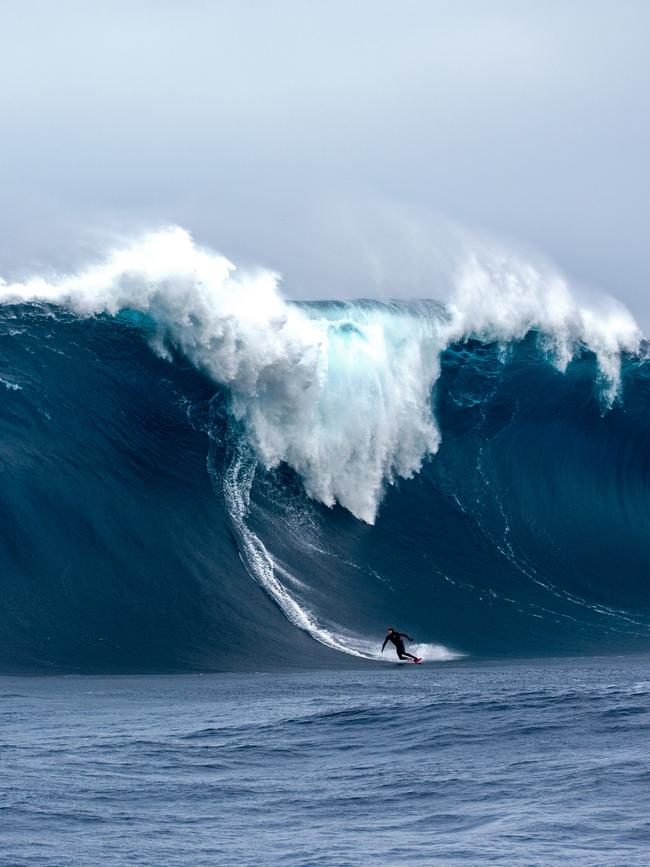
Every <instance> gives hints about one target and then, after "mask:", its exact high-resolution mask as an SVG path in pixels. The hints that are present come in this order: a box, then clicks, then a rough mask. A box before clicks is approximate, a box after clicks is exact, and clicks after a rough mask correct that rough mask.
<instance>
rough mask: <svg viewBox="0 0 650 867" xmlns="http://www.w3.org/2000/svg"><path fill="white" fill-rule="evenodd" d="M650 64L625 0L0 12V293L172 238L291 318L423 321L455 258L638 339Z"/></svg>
mask: <svg viewBox="0 0 650 867" xmlns="http://www.w3.org/2000/svg"><path fill="white" fill-rule="evenodd" d="M649 39H650V3H648V2H645V0H644V2H636V0H619V2H598V0H591V2H581V0H564V2H554V0H545V2H543V3H541V2H527V0H519V2H503V0H476V2H473V0H456V2H442V0H358V2H356V3H350V2H339V0H327V2H324V0H323V2H321V0H295V2H294V0H274V2H271V0H268V2H254V0H227V2H219V0H213V2H201V0H183V2H181V0H176V2H170V0H128V2H122V0H111V2H108V0H98V2H93V3H88V2H85V0H84V2H77V0H57V2H35V0H0V204H1V207H0V274H3V275H4V276H5V277H8V278H15V277H18V276H23V275H25V274H27V273H32V272H34V271H43V270H48V269H56V270H69V269H72V268H74V267H75V265H76V264H77V263H78V262H79V260H83V261H86V260H88V259H90V258H92V257H93V255H96V253H97V251H98V250H102V249H104V248H105V246H106V244H108V243H111V242H112V239H117V238H121V237H124V236H129V235H131V234H133V233H138V232H141V231H145V230H149V229H154V228H158V227H161V226H165V225H169V224H176V225H181V226H183V227H184V228H186V229H188V230H190V231H191V232H192V233H193V235H194V236H195V238H196V239H197V241H199V242H200V243H203V244H207V245H209V246H210V247H212V248H213V249H216V250H218V251H219V252H222V253H224V254H225V255H226V256H228V257H229V258H230V259H232V260H233V261H234V262H236V263H240V264H243V265H250V264H254V263H257V264H260V265H264V266H267V267H270V268H273V269H276V270H277V271H279V272H280V273H281V274H282V275H283V280H284V288H285V291H286V293H287V294H288V295H289V296H292V297H300V298H331V297H355V296H364V297H367V296H370V295H387V296H396V297H403V296H409V295H414V296H422V295H428V296H430V295H433V296H435V297H444V295H445V280H446V274H447V267H448V264H449V261H450V260H451V259H453V258H454V256H455V255H456V253H455V252H454V249H455V247H457V245H458V237H459V235H462V236H463V237H472V238H480V239H486V238H488V239H497V240H498V243H500V244H501V243H503V244H504V245H507V246H508V248H509V249H514V250H517V251H525V252H526V253H527V254H528V253H529V252H530V255H534V256H537V255H539V256H543V257H545V258H547V259H550V260H552V261H553V262H554V263H556V265H557V266H558V268H559V269H561V271H562V272H563V273H565V274H566V275H567V276H568V277H569V278H570V280H571V281H572V282H574V283H575V284H576V285H578V286H586V287H593V288H594V289H598V290H604V291H606V292H609V293H611V294H613V295H615V296H617V297H618V298H620V299H622V300H623V301H624V302H625V303H626V304H627V305H628V306H629V307H630V309H631V310H632V312H633V313H634V314H635V315H636V316H637V318H638V320H639V322H640V323H641V325H642V326H643V328H644V330H645V331H646V333H650V292H649V291H648V290H649V288H650V257H649V256H648V241H649V239H650V168H649V165H648V155H649V154H650V111H649V108H650V106H649V104H648V103H649V95H650V52H648V44H650V43H649Z"/></svg>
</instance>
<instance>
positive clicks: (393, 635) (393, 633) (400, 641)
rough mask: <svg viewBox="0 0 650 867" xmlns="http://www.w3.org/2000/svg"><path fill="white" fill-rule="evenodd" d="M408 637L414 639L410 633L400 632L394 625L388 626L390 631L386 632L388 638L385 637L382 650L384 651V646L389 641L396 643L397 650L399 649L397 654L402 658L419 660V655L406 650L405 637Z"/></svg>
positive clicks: (410, 639)
mask: <svg viewBox="0 0 650 867" xmlns="http://www.w3.org/2000/svg"><path fill="white" fill-rule="evenodd" d="M405 638H408V640H409V641H413V639H412V638H411V636H410V635H407V634H406V632H398V631H397V630H396V629H393V627H392V626H389V627H388V632H387V633H386V638H384V643H383V644H382V646H381V652H382V653H383V652H384V647H386V644H387V643H388V642H389V641H392V643H393V644H394V645H395V650H396V651H397V655H398V656H399V658H400V659H412V660H413V662H419V661H420V658H419V657H418V656H413V654H412V653H407V652H406V651H405V650H404V639H405Z"/></svg>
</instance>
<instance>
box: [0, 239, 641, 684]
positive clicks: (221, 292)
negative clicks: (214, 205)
mask: <svg viewBox="0 0 650 867" xmlns="http://www.w3.org/2000/svg"><path fill="white" fill-rule="evenodd" d="M0 297H1V298H2V300H3V304H4V306H3V307H2V310H1V312H0V381H1V382H2V383H3V384H4V385H5V389H4V390H3V395H4V396H3V400H2V401H1V402H0V426H1V428H0V429H1V430H2V451H1V453H0V458H1V460H2V470H3V476H4V485H3V490H2V494H0V513H1V514H2V516H3V526H4V528H5V531H4V532H3V534H2V538H1V539H0V564H1V565H2V571H3V575H4V578H3V591H4V593H3V596H4V600H5V601H4V604H3V606H2V608H1V609H0V621H1V623H2V635H3V637H2V639H0V665H2V666H3V667H4V668H12V667H14V668H15V667H28V668H29V667H35V668H43V667H51V666H54V667H61V668H65V669H75V670H79V669H83V670H101V669H128V670H133V669H137V668H141V669H142V668H158V669H174V668H184V669H186V668H198V669H206V668H215V667H217V668H218V667H224V668H246V667H249V668H254V667H260V666H261V667H265V666H270V665H319V664H323V665H330V664H339V663H340V660H341V659H344V658H348V659H350V660H351V661H354V658H357V659H359V658H370V659H375V658H382V657H380V655H379V653H378V651H379V647H380V641H381V637H382V635H383V633H384V631H385V628H386V625H387V624H388V623H394V624H395V625H397V626H403V628H405V629H407V630H408V631H409V632H410V633H411V634H416V637H417V638H418V640H419V641H420V644H419V645H418V647H419V650H418V653H419V654H420V655H424V656H425V657H426V658H430V659H439V660H444V659H451V658H454V657H456V656H458V655H462V654H467V653H469V654H474V655H481V654H495V653H497V654H499V653H508V654H513V653H514V654H518V653H531V652H536V653H537V652H560V651H576V652H577V651H589V652H592V651H594V650H597V649H605V650H607V649H639V648H641V647H643V646H644V642H646V641H647V638H648V631H649V629H650V608H649V606H648V603H649V602H650V599H649V598H648V593H647V589H646V586H645V577H644V576H645V575H646V574H647V567H648V565H649V564H648V554H647V544H646V537H647V524H648V515H649V510H648V506H649V503H648V494H647V491H648V474H649V469H650V465H649V463H648V460H647V450H646V448H645V442H646V441H647V434H648V430H647V427H648V422H647V418H648V413H647V411H648V397H649V394H648V381H649V380H648V363H647V361H646V360H645V358H646V344H645V342H644V341H643V338H642V335H641V332H640V330H639V328H638V326H637V325H636V324H635V322H634V320H633V318H632V317H631V315H630V314H629V313H628V312H627V311H626V310H625V309H624V308H623V307H622V306H621V305H619V304H618V303H617V302H614V301H613V300H611V299H601V300H599V301H597V302H596V301H594V300H593V299H591V300H585V299H579V298H578V297H577V296H576V295H575V293H572V291H571V290H570V288H569V286H568V285H567V283H566V282H565V281H564V280H563V279H562V278H560V277H559V276H558V275H556V274H553V273H551V272H548V271H543V270H540V269H539V268H535V267H533V266H532V265H530V264H526V263H518V262H512V261H505V260H504V259H503V258H499V257H497V256H492V257H489V256H486V255H485V254H482V255H481V256H476V257H474V258H472V259H471V260H470V261H469V262H468V263H466V266H465V268H464V269H463V270H462V272H461V273H460V274H459V275H458V278H457V280H456V283H455V284H454V286H453V287H452V293H451V298H450V300H449V301H448V303H446V304H444V305H443V304H440V303H438V302H436V301H433V300H424V301H419V302H411V303H405V302H403V303H397V302H377V301H374V302H372V301H357V302H346V303H343V302H326V303H325V302H321V303H315V302H311V303H306V302H302V303H297V302H289V301H287V300H285V299H284V298H283V297H282V295H281V293H280V289H279V278H278V277H277V275H275V274H273V273H271V272H267V271H261V270H260V271H255V272H249V273H242V274H239V273H238V272H237V271H236V270H235V269H234V266H232V264H231V263H229V262H228V261H227V260H226V259H224V258H223V257H221V256H218V255H216V254H214V253H212V252H210V251H207V250H202V249H200V248H197V247H196V246H195V245H194V243H193V242H192V239H191V238H190V236H189V235H188V234H187V233H186V232H184V231H183V230H180V229H170V230H168V231H165V232H159V233H154V234H151V235H149V236H146V237H145V238H143V239H141V240H139V241H137V242H135V243H132V244H130V245H126V246H125V247H124V248H123V249H121V250H118V251H116V252H113V253H111V254H110V255H109V256H108V257H107V258H106V260H105V261H103V262H102V263H101V264H99V265H96V266H92V267H90V268H87V269H85V270H83V271H81V272H79V273H77V274H73V275H67V276H60V277H57V278H52V279H49V280H45V279H44V278H34V279H31V280H27V281H24V282H22V283H13V284H7V283H4V284H2V285H0ZM206 470H207V471H206ZM251 578H252V579H253V581H252V582H251ZM256 585H258V586H259V588H261V590H262V591H263V593H261V594H259V595H256V594H257V593H258V591H257V590H256V589H255V586H256ZM295 627H298V628H297V629H296V628H295ZM312 639H316V641H313V640H312ZM341 651H343V654H341ZM384 658H385V657H384ZM261 661H263V665H262V662H261Z"/></svg>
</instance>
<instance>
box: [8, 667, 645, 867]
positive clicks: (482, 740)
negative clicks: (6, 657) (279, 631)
mask: <svg viewBox="0 0 650 867" xmlns="http://www.w3.org/2000/svg"><path fill="white" fill-rule="evenodd" d="M649 665H650V658H648V657H643V656H640V657H636V656H616V657H598V658H589V659H585V658H567V659H548V658H547V659H544V660H528V661H523V660H518V661H517V660H513V661H499V662H496V661H483V662H481V663H477V662H471V663H470V662H466V661H461V662H449V663H430V664H428V665H421V666H414V665H409V666H406V665H404V666H400V665H398V664H397V663H394V664H391V665H385V666H381V667H378V664H374V665H373V666H372V667H366V668H363V669H359V670H354V671H350V670H347V671H312V672H301V673H297V672H279V671H276V672H273V673H266V672H265V673H261V672H260V673H255V672H248V673H246V674H241V673H230V674H209V675H198V674H194V675H176V676H164V675H159V676H151V675H146V676H125V677H115V676H103V677H99V676H88V677H80V676H68V677H31V678H27V677H4V678H2V679H1V680H0V721H1V731H2V789H1V793H2V794H1V797H2V800H1V801H0V817H1V828H2V830H1V831H0V863H2V864H7V865H27V864H29V865H48V867H50V865H70V867H72V865H84V867H85V865H96V864H106V865H109V864H110V865H113V864H114V865H124V864H143V865H145V864H146V865H159V864H169V865H177V864H178V865H186V864H192V865H215V864H223V865H233V867H235V865H242V867H244V865H299V867H307V865H321V867H326V865H327V867H329V865H332V867H346V865H350V867H352V865H355V867H356V865H369V864H377V863H381V864H390V865H393V864H394V865H398V864H425V865H429V864H445V865H447V864H449V865H454V864H469V865H474V864H496V865H511V864H517V865H519V864H522V865H524V864H525V865H557V864H561V863H571V864H576V865H593V867H604V865H617V867H620V865H646V864H647V863H648V852H650V820H649V818H648V809H647V805H648V797H647V793H648V782H649V781H650V756H649V754H648V748H647V745H648V732H649V730H650V728H649V727H650V680H649V679H648V667H649Z"/></svg>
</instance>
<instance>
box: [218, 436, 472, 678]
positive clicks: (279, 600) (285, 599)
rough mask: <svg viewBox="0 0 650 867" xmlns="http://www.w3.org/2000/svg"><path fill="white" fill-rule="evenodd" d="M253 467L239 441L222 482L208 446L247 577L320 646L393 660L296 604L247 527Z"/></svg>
mask: <svg viewBox="0 0 650 867" xmlns="http://www.w3.org/2000/svg"><path fill="white" fill-rule="evenodd" d="M256 468H257V458H256V457H255V454H254V452H253V451H252V449H251V448H250V447H248V446H246V445H245V444H244V443H242V442H239V443H237V445H235V446H233V447H232V448H231V458H230V461H229V463H228V466H227V468H226V471H225V473H224V474H223V477H222V478H220V476H219V473H218V471H217V468H216V466H215V460H214V454H213V450H212V446H211V448H210V452H209V454H208V472H209V474H210V479H211V481H212V485H213V489H214V490H215V492H218V491H219V489H220V490H221V492H222V494H223V497H224V500H225V503H226V508H227V511H228V515H229V517H230V520H231V524H232V529H233V532H234V534H235V538H236V540H237V544H238V548H239V555H240V557H241V560H242V562H243V564H244V568H245V569H246V571H247V572H248V574H249V575H250V577H251V578H252V579H253V580H254V581H255V582H256V583H257V584H258V585H259V586H260V587H261V588H262V589H263V590H264V592H265V593H266V594H267V595H268V596H269V597H270V598H271V599H272V600H273V602H275V604H276V605H277V606H278V607H279V608H280V610H281V611H282V612H283V614H284V615H285V617H286V618H287V620H289V622H290V623H292V624H293V625H294V626H296V627H298V629H302V630H303V631H304V632H306V633H307V634H308V635H310V636H311V637H312V638H313V639H314V640H315V641H318V642H319V643H320V644H324V645H325V646H326V647H330V648H332V649H333V650H337V651H339V652H340V653H346V654H348V655H350V656H356V657H359V658H361V659H372V660H379V661H384V662H390V661H393V660H392V657H391V656H390V655H382V654H381V652H380V650H379V649H378V642H377V641H371V640H369V639H365V638H362V637H360V636H355V635H353V634H346V633H345V632H343V631H340V627H336V626H334V625H327V626H326V625H325V624H323V623H321V622H320V621H319V620H318V618H317V617H316V615H315V614H314V613H313V612H312V611H310V610H309V609H308V608H307V607H306V606H305V605H304V604H300V603H299V602H298V600H297V599H296V598H295V597H294V596H293V595H292V593H290V592H289V590H287V588H286V587H285V586H284V584H283V583H282V582H281V581H280V579H279V578H278V573H282V572H284V573H285V574H286V575H287V577H289V578H291V577H292V576H290V575H289V574H288V573H287V571H286V569H284V568H283V567H281V566H279V564H277V563H276V562H275V560H274V559H273V557H272V555H271V554H270V552H269V550H268V549H267V547H266V546H265V545H264V543H263V542H262V540H261V539H260V538H259V537H258V536H257V535H256V534H255V533H254V532H253V531H252V530H251V529H250V527H249V526H248V524H247V523H246V516H247V514H248V509H249V505H250V492H251V487H252V484H253V479H254V477H255V471H256ZM414 652H415V653H416V654H417V655H418V656H420V657H421V658H423V659H426V660H436V661H445V660H451V659H457V658H459V657H460V656H461V655H462V654H458V653H455V652H454V651H452V650H449V649H448V648H446V647H443V646H441V645H433V644H417V645H414Z"/></svg>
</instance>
